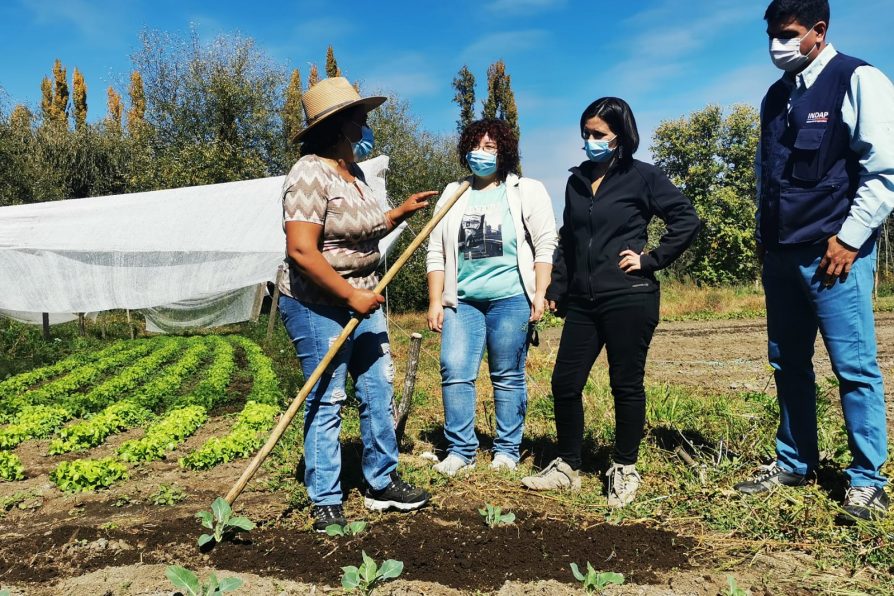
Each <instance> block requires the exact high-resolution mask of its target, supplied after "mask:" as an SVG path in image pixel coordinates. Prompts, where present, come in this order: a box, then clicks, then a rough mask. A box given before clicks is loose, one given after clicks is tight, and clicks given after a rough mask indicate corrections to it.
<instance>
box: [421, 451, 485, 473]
mask: <svg viewBox="0 0 894 596" xmlns="http://www.w3.org/2000/svg"><path fill="white" fill-rule="evenodd" d="M432 467H433V468H434V470H435V472H438V473H439V474H443V475H444V476H456V475H457V474H458V473H459V472H463V471H469V470H471V469H472V468H474V467H475V462H467V461H466V460H464V459H463V458H461V457H459V456H458V455H453V454H452V453H450V454H448V455H447V457H445V458H444V459H443V460H441V461H440V462H439V463H436V464H435V465H434V466H432Z"/></svg>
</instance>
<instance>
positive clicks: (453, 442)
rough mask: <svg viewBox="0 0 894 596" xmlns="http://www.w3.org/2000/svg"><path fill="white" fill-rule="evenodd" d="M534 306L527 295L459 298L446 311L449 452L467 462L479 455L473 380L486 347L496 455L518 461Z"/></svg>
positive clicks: (443, 361) (443, 374)
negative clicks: (475, 299) (479, 299)
mask: <svg viewBox="0 0 894 596" xmlns="http://www.w3.org/2000/svg"><path fill="white" fill-rule="evenodd" d="M530 317H531V306H530V303H529V302H528V299H527V297H526V296H525V295H524V294H521V295H518V296H512V297H509V298H504V299H502V300H493V301H490V302H465V301H462V300H460V301H459V303H458V305H457V307H456V309H453V308H446V309H444V327H443V330H442V333H443V337H442V339H441V391H442V395H443V399H444V437H445V438H446V439H447V446H448V447H447V450H448V452H449V453H452V454H453V455H456V456H457V457H459V458H461V459H462V460H463V461H465V462H472V461H474V459H475V452H476V450H477V449H478V437H477V436H476V435H475V380H476V379H477V378H478V368H479V367H480V365H481V359H482V357H483V356H484V348H485V346H487V363H488V367H489V368H490V380H491V384H492V385H493V388H494V409H495V411H496V419H497V420H496V421H497V433H496V434H497V436H496V437H495V438H494V453H495V454H497V453H502V454H504V455H506V456H508V457H509V458H511V459H512V460H513V461H518V458H519V445H520V444H521V439H522V432H523V431H524V426H525V413H526V412H527V408H528V389H527V383H526V381H525V359H526V358H527V355H528V319H529V318H530Z"/></svg>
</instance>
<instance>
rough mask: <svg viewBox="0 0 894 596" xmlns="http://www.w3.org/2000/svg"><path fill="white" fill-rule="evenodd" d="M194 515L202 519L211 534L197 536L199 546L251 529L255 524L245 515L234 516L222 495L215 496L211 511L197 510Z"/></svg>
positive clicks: (220, 540) (218, 541)
mask: <svg viewBox="0 0 894 596" xmlns="http://www.w3.org/2000/svg"><path fill="white" fill-rule="evenodd" d="M196 517H197V518H199V519H200V520H201V521H202V525H203V526H204V527H206V528H208V529H209V530H212V531H213V534H202V535H201V536H199V546H200V547H202V546H205V545H206V544H208V543H209V542H211V541H212V540H213V541H214V542H215V543H220V542H222V541H223V539H224V537H225V536H228V535H230V534H235V533H236V532H248V531H249V530H253V529H254V527H255V525H254V524H253V523H252V521H251V520H250V519H248V518H247V517H234V516H233V509H232V508H231V507H230V504H229V503H227V501H226V499H224V498H223V497H217V498H216V499H214V502H213V503H212V504H211V511H199V512H198V513H196Z"/></svg>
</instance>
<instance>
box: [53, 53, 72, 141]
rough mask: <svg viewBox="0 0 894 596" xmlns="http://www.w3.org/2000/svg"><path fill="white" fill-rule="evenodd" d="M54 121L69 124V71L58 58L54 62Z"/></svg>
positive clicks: (64, 124)
mask: <svg viewBox="0 0 894 596" xmlns="http://www.w3.org/2000/svg"><path fill="white" fill-rule="evenodd" d="M53 80H54V89H53V113H52V117H53V121H54V122H56V123H58V124H61V125H63V126H68V72H67V70H66V69H65V68H64V67H63V66H62V61H61V60H59V59H58V58H57V59H56V62H55V63H54V64H53Z"/></svg>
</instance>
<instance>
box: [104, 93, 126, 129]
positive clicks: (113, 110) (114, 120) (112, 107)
mask: <svg viewBox="0 0 894 596" xmlns="http://www.w3.org/2000/svg"><path fill="white" fill-rule="evenodd" d="M106 95H107V96H108V102H107V103H106V112H107V114H106V122H107V123H108V126H109V128H110V129H111V130H112V131H113V132H116V133H118V132H121V113H122V111H123V108H122V106H121V95H120V94H119V93H118V92H117V91H115V89H114V88H113V87H109V89H108V91H106Z"/></svg>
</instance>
